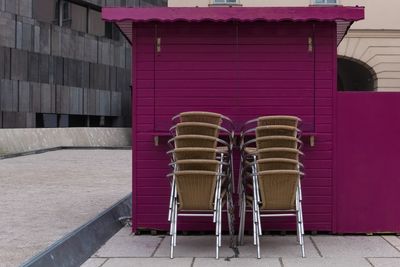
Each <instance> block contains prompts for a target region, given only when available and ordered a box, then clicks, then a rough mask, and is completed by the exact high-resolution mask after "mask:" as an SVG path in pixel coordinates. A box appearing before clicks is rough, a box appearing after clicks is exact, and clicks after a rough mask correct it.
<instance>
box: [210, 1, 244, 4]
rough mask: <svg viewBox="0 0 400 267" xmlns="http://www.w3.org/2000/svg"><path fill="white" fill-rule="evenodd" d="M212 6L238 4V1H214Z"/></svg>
mask: <svg viewBox="0 0 400 267" xmlns="http://www.w3.org/2000/svg"><path fill="white" fill-rule="evenodd" d="M213 4H217V5H219V4H222V5H229V4H239V0H214V1H213Z"/></svg>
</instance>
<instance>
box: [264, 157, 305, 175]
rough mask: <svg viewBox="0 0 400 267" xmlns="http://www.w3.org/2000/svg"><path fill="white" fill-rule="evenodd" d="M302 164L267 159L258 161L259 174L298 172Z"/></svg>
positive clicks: (291, 160)
mask: <svg viewBox="0 0 400 267" xmlns="http://www.w3.org/2000/svg"><path fill="white" fill-rule="evenodd" d="M299 165H300V163H299V162H298V161H297V160H293V159H284V158H267V159H260V160H258V161H257V168H258V171H259V172H263V171H276V170H298V169H299Z"/></svg>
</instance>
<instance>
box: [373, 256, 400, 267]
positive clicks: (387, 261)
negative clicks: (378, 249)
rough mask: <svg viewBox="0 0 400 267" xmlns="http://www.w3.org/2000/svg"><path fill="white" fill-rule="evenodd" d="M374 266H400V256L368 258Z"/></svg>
mask: <svg viewBox="0 0 400 267" xmlns="http://www.w3.org/2000/svg"><path fill="white" fill-rule="evenodd" d="M368 260H369V261H370V262H371V263H372V264H373V265H374V267H399V266H400V258H368Z"/></svg>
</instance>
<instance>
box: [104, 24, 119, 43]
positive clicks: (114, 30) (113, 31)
mask: <svg viewBox="0 0 400 267" xmlns="http://www.w3.org/2000/svg"><path fill="white" fill-rule="evenodd" d="M105 28H106V29H105V37H107V38H109V39H113V40H115V41H119V40H120V33H119V29H118V27H117V26H116V25H115V24H114V23H112V22H106V24H105Z"/></svg>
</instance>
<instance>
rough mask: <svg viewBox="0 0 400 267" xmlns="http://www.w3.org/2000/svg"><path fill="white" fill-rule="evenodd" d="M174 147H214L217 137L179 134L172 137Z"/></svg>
mask: <svg viewBox="0 0 400 267" xmlns="http://www.w3.org/2000/svg"><path fill="white" fill-rule="evenodd" d="M174 142H175V148H183V147H204V148H216V146H217V138H216V137H211V136H204V135H180V136H176V137H175V138H174Z"/></svg>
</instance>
